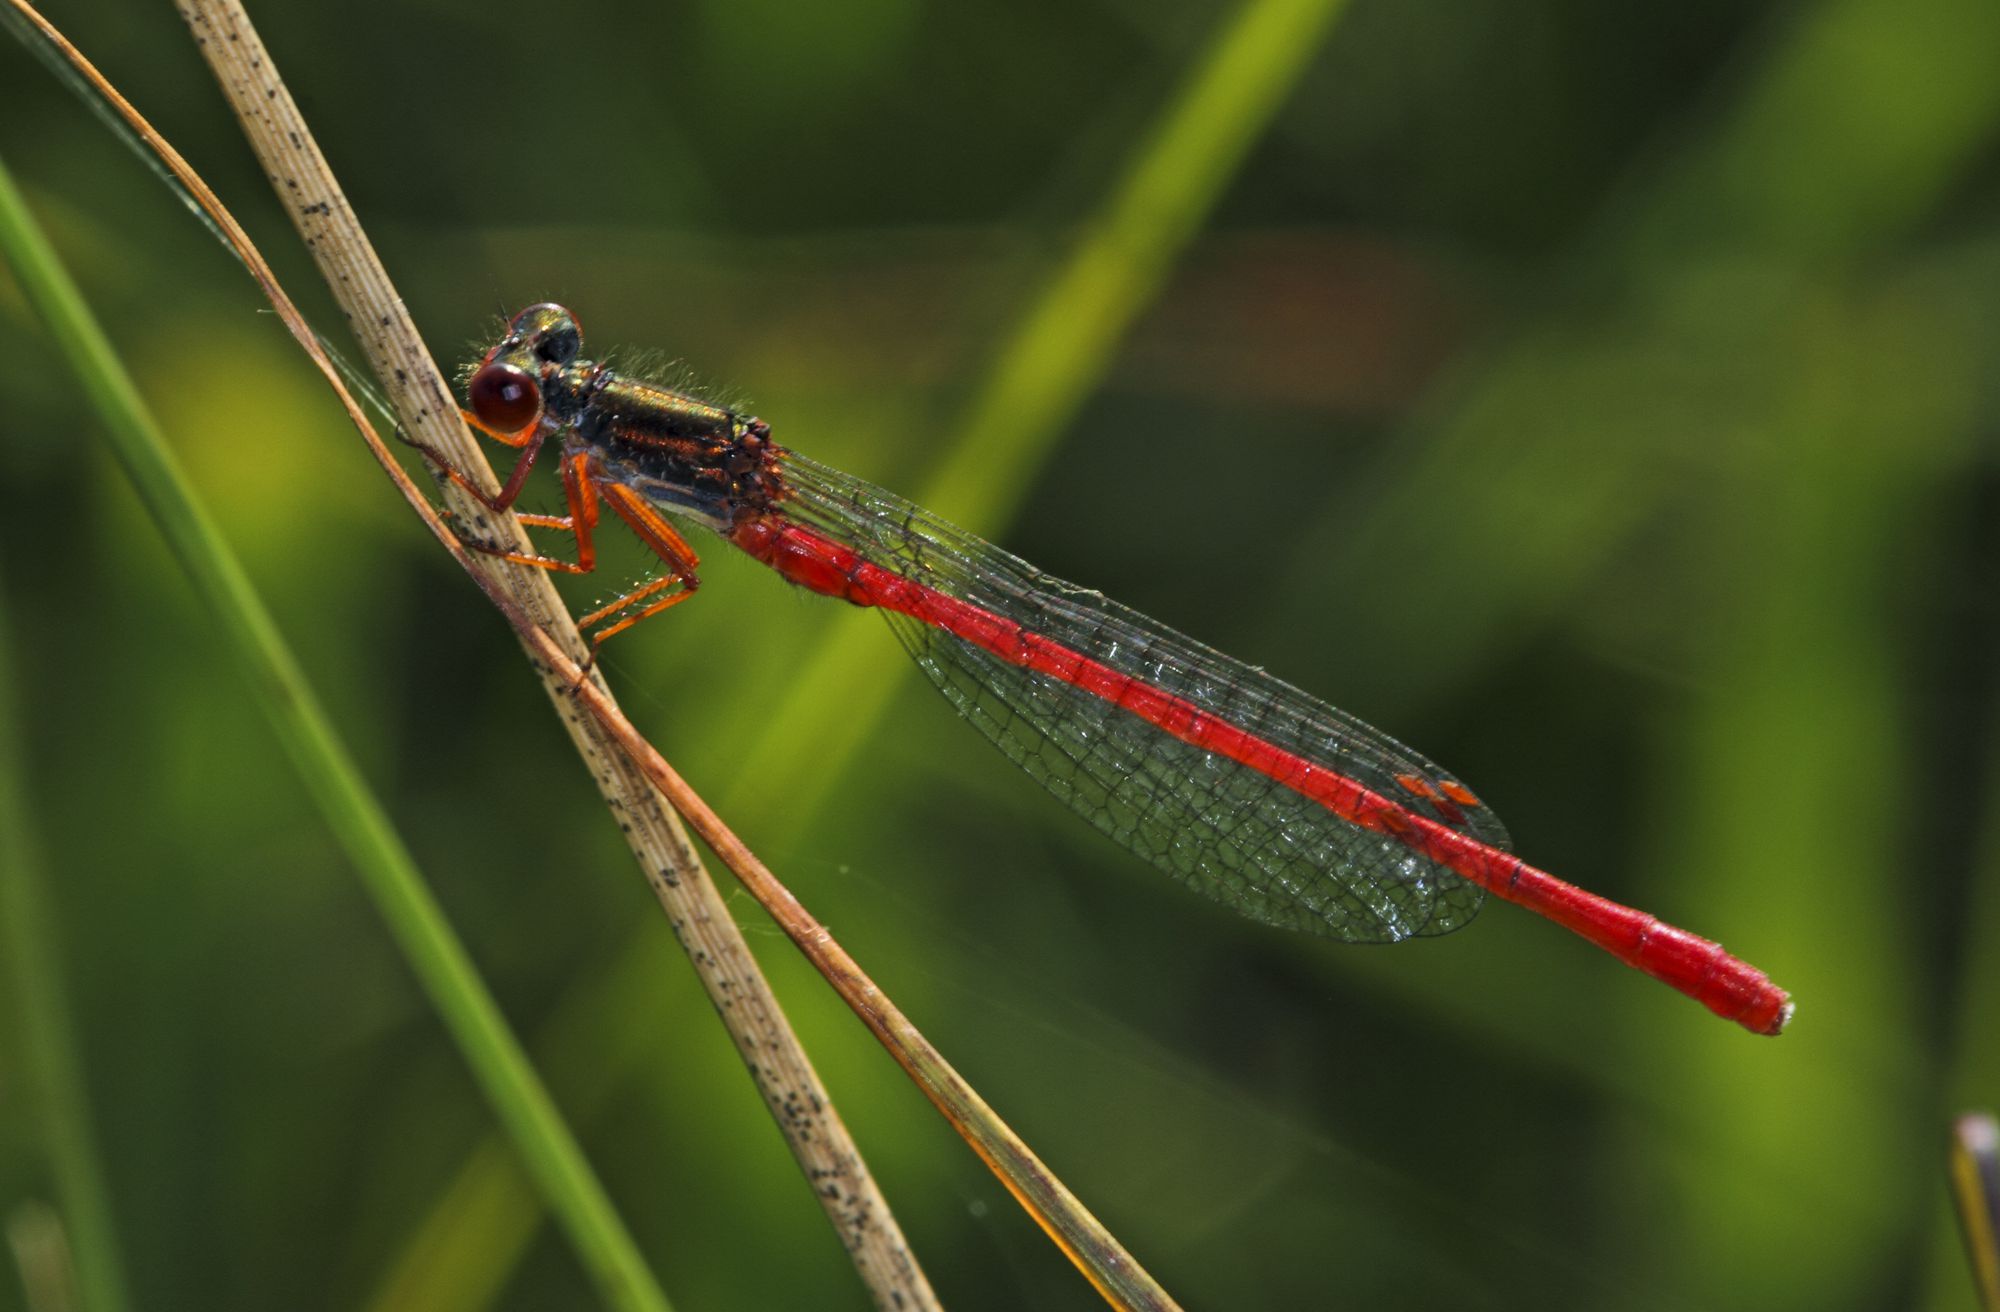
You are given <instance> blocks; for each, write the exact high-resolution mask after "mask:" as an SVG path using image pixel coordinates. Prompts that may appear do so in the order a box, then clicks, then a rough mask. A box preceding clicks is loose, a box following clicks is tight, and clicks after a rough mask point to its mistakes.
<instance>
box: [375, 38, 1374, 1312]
mask: <svg viewBox="0 0 2000 1312" xmlns="http://www.w3.org/2000/svg"><path fill="white" fill-rule="evenodd" d="M1344 8H1345V0H1250V3H1247V4H1245V5H1243V6H1242V7H1241V9H1240V11H1239V12H1238V13H1237V14H1236V15H1235V17H1234V19H1233V20H1232V21H1230V22H1229V23H1228V24H1227V25H1226V27H1225V29H1224V30H1223V31H1222V32H1221V33H1220V34H1219V35H1218V36H1217V38H1216V40H1215V41H1214V42H1213V43H1212V45H1211V46H1210V47H1209V48H1208V50H1207V51H1206V52H1205V55H1204V57H1203V58H1202V59H1201V60H1200V61H1199V63H1198V64H1197V66H1196V67H1195V68H1194V69H1193V70H1192V71H1191V72H1190V74H1189V76H1188V77H1187V79H1186V80H1185V81H1184V83H1183V84H1182V86H1181V89H1180V92H1179V94H1178V95H1177V96H1176V97H1175V99H1174V100H1173V102H1172V103H1171V104H1169V105H1168V106H1167V107H1166V109H1165V110H1164V112H1163V113H1162V114H1161V115H1160V117H1159V119H1158V121H1157V123H1156V125H1155V126H1154V128H1153V130H1152V132H1151V133H1150V134H1149V135H1148V136H1147V137H1146V138H1145V139H1144V140H1143V141H1141V142H1140V143H1139V144H1138V145H1137V147H1136V148H1135V149H1134V150H1133V152H1132V155H1131V158H1130V161H1129V164H1128V166H1127V168H1126V170H1125V172H1124V174H1123V176H1122V177H1121V178H1120V179H1119V181H1118V182H1117V183H1116V185H1115V186H1114V187H1113V188H1112V189H1111V191H1110V193H1109V194H1108V195H1107V197H1106V200H1105V202H1104V204H1103V206H1102V207H1101V209H1100V211H1099V212H1098V214H1097V215H1096V216H1095V217H1094V218H1092V219H1091V220H1089V221H1088V222H1087V223H1086V224H1085V225H1084V232H1083V236H1082V238H1081V239H1080V240H1079V241H1078V243H1077V245H1076V247H1075V249H1074V251H1073V252H1072V254H1071V256H1070V258H1069V259H1068V260H1067V261H1065V262H1064V263H1063V264H1062V265H1061V266H1060V267H1058V268H1057V269H1056V270H1055V271H1054V272H1053V273H1052V275H1051V276H1050V278H1049V280H1048V282H1047V283H1046V284H1045V285H1044V287H1043V288H1042V289H1041V290H1040V291H1039V292H1038V293H1037V294H1035V295H1034V296H1033V297H1032V298H1031V300H1030V301H1029V303H1028V304H1027V306H1026V308H1025V310H1024V311H1023V313H1022V315H1021V317H1020V319H1019V321H1018V324H1017V326H1016V327H1015V329H1014V330H1013V332H1012V333H1011V334H1010V335H1009V336H1008V337H1007V339H1006V340H1005V341H1004V342H1003V343H1002V345H1001V347H1000V349H999V350H998V351H997V352H996V354H995V357H994V363H993V365H992V367H991V369H990V370H989V371H988V372H987V375H986V378H985V380H984V382H983V383H982V384H981V386H980V387H979V388H978V390H977V392H976V393H975V395H974V397H973V399H972V401H971V403H970V404H969V405H968V407H967V409H966V412H965V414H964V415H963V416H962V417H961V418H960V419H959V421H958V422H957V423H956V424H955V425H954V426H953V427H952V436H951V437H950V438H949V439H948V440H947V441H946V442H945V443H944V444H943V446H944V449H946V450H948V451H950V453H951V454H950V456H949V458H948V459H947V460H946V462H945V463H944V464H943V465H942V466H941V467H940V468H939V469H938V470H937V471H936V473H935V474H934V476H933V477H932V478H931V479H930V481H929V482H928V483H927V484H926V486H925V487H924V488H923V489H921V490H920V491H919V494H918V497H917V500H918V501H919V502H920V503H921V504H924V505H928V506H931V507H933V508H934V509H936V510H938V511H939V512H940V513H942V514H945V515H947V516H949V517H951V518H953V519H955V520H957V521H958V522H960V523H963V524H966V525H968V526H971V527H973V528H976V529H977V528H984V529H989V530H990V529H991V528H992V527H993V526H994V525H997V524H1000V523H1003V522H1004V521H1005V520H1006V519H1007V517H1008V516H1009V515H1010V514H1011V513H1012V512H1013V510H1014V509H1015V507H1016V506H1017V505H1018V504H1019V502H1020V499H1021V498H1022V497H1023V496H1024V495H1025V494H1026V490H1027V488H1028V486H1029V485H1030V484H1031V483H1032V482H1033V480H1034V476H1035V473H1036V471H1037V470H1038V469H1039V468H1040V467H1041V465H1042V463H1043V462H1044V461H1045V460H1047V458H1048V457H1049V455H1050V453H1051V451H1052V450H1053V448H1054V445H1055V441H1056V439H1057V438H1058V437H1059V436H1060V435H1061V433H1062V431H1063V429H1064V428H1065V427H1066V426H1067V425H1068V424H1069V422H1070V421H1071V420H1072V419H1073V418H1074V417H1075V415H1076V412H1077V409H1078V407H1079V406H1081V405H1082V403H1083V402H1084V400H1085V399H1086V398H1087V397H1088V396H1089V394H1090V392H1091V390H1092V389H1093V388H1094V387H1095V386H1096V385H1097V383H1098V381H1099V380H1100V379H1101V378H1102V377H1103V375H1104V372H1105V370H1106V369H1107V368H1108V367H1109V366H1110V363H1111V360H1112V357H1113V355H1114V354H1115V352H1116V351H1117V349H1118V345H1119V343H1120V342H1121V341H1123V340H1124V336H1125V333H1126V331H1127V330H1128V329H1129V328H1130V327H1131V325H1132V323H1133V321H1134V320H1135V319H1136V318H1137V317H1138V316H1139V314H1140V313H1141V312H1142V311H1143V310H1144V309H1145V307H1146V306H1147V305H1148V304H1149V303H1150V302H1151V301H1152V300H1153V299H1154V298H1155V297H1156V296H1157V295H1158V293H1159V291H1160V288H1161V287H1162V285H1163V284H1164V282H1165V280H1166V278H1167V275H1168V273H1169V272H1170V271H1171V270H1172V268H1173V266H1174V264H1175V262H1176V261H1177V260H1178V259H1179V258H1180V256H1181V254H1182V252H1183V251H1184V250H1185V249H1186V246H1187V243H1188V242H1189V241H1190V240H1191V239H1192V238H1193V237H1194V235H1195V234H1196V233H1197V232H1199V231H1200V230H1201V227H1202V225H1203V223H1204V222H1205V220H1206V219H1207V216H1208V214H1209V212H1210V211H1211V210H1213V209H1214V207H1215V204H1216V202H1217V201H1218V200H1219V199H1220V198H1221V196H1222V193H1223V191H1224V189H1225V188H1226V187H1227V186H1228V184H1229V181H1230V179H1232V178H1233V177H1234V176H1235V175H1236V172H1237V170H1238V169H1239V168H1240V167H1241V165H1242V162H1243V159H1244V156H1245V155H1246V154H1247V153H1248V152H1249V149H1250V147H1251V146H1252V144H1254V143H1255V142H1256V141H1257V140H1258V138H1259V137H1260V136H1261V135H1262V134H1263V133H1264V131H1265V130H1266V128H1267V127H1268V126H1269V124H1270V121H1271V118H1272V116H1273V115H1274V114H1275V113H1276V112H1277V109H1278V107H1279V106H1280V105H1281V104H1283V103H1284V100H1285V97H1286V96H1287V95H1288V94H1289V93H1290V92H1291V90H1292V88H1293V87H1294V85H1296V83H1297V81H1298V78H1299V75H1300V74H1301V73H1302V72H1303V71H1304V69H1305V67H1306V65H1307V62H1308V61H1309V60H1310V59H1311V58H1312V57H1313V56H1314V54H1316V53H1317V52H1318V50H1319V49H1320V48H1321V46H1322V44H1323V41H1324V37H1325V34H1326V31H1327V29H1328V27H1329V26H1330V24H1331V23H1332V22H1333V20H1334V19H1335V18H1337V17H1338V16H1339V14H1340V12H1341V11H1342V10H1343V9H1344ZM892 647H893V644H892V643H890V642H888V641H887V637H886V635H885V634H883V633H880V632H875V631H872V629H871V631H857V629H856V628H853V627H849V628H841V629H837V630H834V631H831V632H829V633H828V635H827V636H826V637H825V638H823V639H822V640H821V641H820V643H819V645H818V646H817V648H816V649H815V650H813V651H812V652H810V653H807V654H805V655H804V656H802V657H801V658H800V660H799V663H798V668H800V669H810V670H813V671H815V672H816V677H814V678H812V679H803V680H797V681H795V682H794V683H793V684H792V685H791V687H790V689H789V691H788V692H787V693H786V694H785V696H784V698H783V699H782V701H781V702H780V704H778V705H776V706H774V707H773V708H772V711H771V713H770V714H769V715H768V716H766V717H764V719H763V723H764V724H765V725H767V726H769V730H768V732H766V733H765V734H763V735H762V736H760V737H759V738H758V739H757V740H756V741H754V742H753V743H752V744H751V746H750V748H749V749H748V751H747V752H746V753H745V758H744V761H743V764H742V767H741V768H740V769H739V770H738V771H737V772H736V777H737V778H738V779H740V780H745V781H755V783H754V785H750V784H745V785H742V786H745V787H749V786H754V787H755V788H756V789H757V790H758V791H760V792H768V793H771V794H774V795H783V796H786V797H790V798H792V799H794V803H795V804H794V805H792V806H790V807H788V808H787V810H786V814H785V818H784V819H783V820H780V821H777V822H776V823H778V824H779V825H783V824H790V825H793V826H799V825H803V824H805V823H806V822H807V821H808V820H809V819H810V817H811V815H812V812H813V808H814V804H815V802H816V801H817V800H818V798H819V797H820V795H821V793H822V791H823V790H824V788H825V787H826V785H827V783H828V782H829V781H831V780H833V779H835V778H838V777H839V775H840V762H842V761H843V760H845V759H846V758H847V757H849V756H851V755H852V754H853V752H854V751H855V750H856V749H858V748H859V747H860V746H861V744H862V743H863V742H865V741H866V740H867V738H868V735H869V734H870V733H871V732H873V729H874V726H875V725H876V724H877V723H878V722H879V720H880V718H881V716H882V713H883V712H884V711H885V710H886V709H887V707H888V704H889V698H890V696H891V694H892V693H893V692H894V691H895V689H896V687H897V684H898V681H899V680H900V679H902V678H903V677H905V675H906V673H907V667H906V665H905V663H904V662H903V661H902V660H901V659H900V658H899V657H898V656H897V655H896V654H895V652H894V651H893V650H891V648H892ZM800 742H811V743H813V744H814V750H813V751H811V752H804V753H802V752H800V751H799V750H798V744H799V743H800ZM741 801H743V798H742V797H741V796H740V795H734V794H732V795H730V796H728V797H726V799H725V801H724V803H723V806H722V809H723V810H724V811H725V812H726V811H727V810H729V808H730V807H731V806H732V805H734V804H737V803H740V802H741ZM768 832H771V833H774V834H776V835H777V840H776V841H779V842H782V838H783V832H782V830H781V829H772V830H769V831H768ZM641 951H642V949H641V948H640V947H639V946H638V945H636V944H634V945H632V946H630V947H628V948H627V949H625V953H624V955H623V957H622V958H621V960H620V961H619V962H618V964H617V965H615V966H613V967H612V969H611V971H610V972H607V973H610V974H615V975H619V976H621V977H624V976H629V975H632V974H634V973H636V972H637V971H639V970H640V969H642V967H641V966H640V964H639V962H638V961H637V960H635V959H634V955H633V954H636V953H639V952H641ZM583 989H584V992H585V993H587V994H588V996H589V997H590V998H591V999H592V1000H594V999H596V998H597V997H598V996H599V995H600V994H601V993H602V992H603V991H604V990H602V989H601V987H599V986H596V985H586V986H583ZM616 1016H617V1012H616V1009H614V1008H604V1007H599V1006H596V1005H591V1004H585V1003H581V1002H580V1001H579V1000H577V999H568V1000H565V1002H564V1005H563V1006H562V1007H561V1009H560V1010H559V1012H558V1020H557V1022H556V1024H555V1025H554V1026H553V1027H552V1028H554V1029H556V1030H558V1031H559V1033H558V1034H557V1036H556V1038H555V1039H554V1042H555V1043H556V1044H557V1045H560V1046H567V1045H568V1044H569V1043H572V1042H575V1041H576V1040H575V1039H574V1037H573V1036H574V1035H576V1034H577V1033H579V1032H581V1031H583V1030H586V1029H593V1028H601V1027H603V1026H605V1025H607V1024H610V1023H615V1018H616ZM612 1046H613V1047H615V1046H616V1045H615V1044H614V1045H612ZM616 1077H617V1076H616V1072H615V1071H613V1070H612V1069H610V1068H609V1067H608V1066H604V1065H600V1066H599V1067H598V1068H596V1072H595V1075H594V1078H596V1079H599V1080H602V1081H604V1082H606V1083H607V1084H608V1083H609V1082H610V1081H612V1080H614V1079H615V1078H616ZM462 1169H463V1170H464V1171H465V1172H468V1173H472V1172H479V1173H480V1174H481V1175H482V1177H483V1178H485V1179H486V1180H487V1181H488V1182H489V1186H490V1187H491V1188H493V1189H507V1188H510V1187H512V1182H510V1181H509V1180H508V1179H507V1178H506V1177H505V1176H504V1175H501V1174H497V1173H490V1172H481V1171H480V1168H479V1165H478V1158H477V1157H475V1158H474V1159H473V1160H472V1161H469V1162H468V1163H467V1164H466V1165H465V1167H463V1168H462ZM438 1207H439V1209H440V1211H441V1212H444V1211H451V1210H459V1209H468V1210H471V1211H475V1212H480V1213H483V1214H505V1215H507V1216H509V1217H510V1218H511V1217H512V1216H513V1213H512V1212H511V1211H507V1210H506V1209H504V1208H503V1207H502V1205H501V1204H500V1203H499V1202H498V1201H497V1200H495V1199H493V1198H489V1197H486V1196H484V1195H482V1194H481V1192H480V1191H479V1190H478V1189H476V1188H473V1187H471V1184H470V1177H469V1176H468V1177H467V1178H466V1179H464V1180H462V1181H461V1183H460V1185H459V1186H457V1187H454V1188H453V1189H451V1190H449V1191H448V1192H447V1193H446V1194H445V1195H444V1196H443V1197H441V1198H440V1199H439V1201H438ZM430 1227H436V1229H437V1231H438V1233H441V1234H452V1235H457V1236H459V1237H460V1238H461V1239H462V1240H463V1241H464V1242H462V1243H460V1244H457V1245H454V1246H453V1247H451V1248H450V1249H441V1250H438V1251H437V1252H436V1253H434V1254H432V1255H430V1256H424V1255H420V1254H416V1253H412V1254H411V1255H410V1256H409V1257H407V1258H406V1259H404V1261H403V1262H402V1263H400V1264H399V1266H398V1268H397V1272H398V1274H397V1275H396V1277H395V1280H396V1282H397V1283H398V1284H401V1283H402V1282H406V1281H413V1280H415V1279H416V1278H417V1277H416V1275H415V1274H414V1273H415V1272H416V1271H417V1270H418V1269H419V1268H421V1267H423V1266H424V1265H426V1264H430V1263H435V1262H444V1261H450V1260H454V1259H452V1258H450V1257H447V1256H446V1254H447V1253H454V1254H457V1255H458V1258H457V1260H465V1259H469V1258H470V1257H472V1256H473V1255H474V1254H475V1253H478V1254H479V1255H480V1256H482V1257H483V1258H484V1260H487V1261H497V1260H500V1256H499V1253H498V1252H497V1250H495V1249H493V1248H491V1247H483V1244H484V1242H485V1241H486V1240H487V1239H488V1238H499V1237H501V1236H504V1235H517V1236H518V1232H517V1231H515V1230H514V1229H513V1228H512V1227H511V1222H510V1225H509V1227H506V1228H500V1229H496V1231H495V1232H493V1234H492V1235H490V1236H489V1235H488V1234H487V1232H485V1231H483V1230H481V1229H480V1228H479V1227H478V1226H477V1225H475V1224H473V1223H472V1222H470V1221H467V1222H465V1223H463V1224H459V1225H453V1224H451V1223H450V1222H449V1221H448V1220H447V1219H446V1218H445V1217H444V1216H442V1215H439V1216H434V1217H433V1218H432V1220H431V1222H430V1223H429V1226H427V1227H426V1230H427V1232H428V1231H429V1229H430ZM383 1299H384V1301H383V1302H380V1303H378V1304H377V1306H378V1307H385V1308H386V1307H388V1306H391V1305H392V1303H391V1302H390V1301H388V1297H387V1293H386V1291H385V1293H384V1294H383ZM461 1306H467V1305H466V1304H461Z"/></svg>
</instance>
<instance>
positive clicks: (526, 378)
mask: <svg viewBox="0 0 2000 1312" xmlns="http://www.w3.org/2000/svg"><path fill="white" fill-rule="evenodd" d="M465 399H466V400H467V401H469V402H471V403H472V413H473V414H475V415H477V416H479V422H480V423H482V424H484V425H486V427H488V428H490V429H492V430H493V431H494V432H496V433H507V434H509V435H511V434H514V433H521V432H525V431H527V430H528V429H529V428H532V427H533V426H534V423H535V421H536V420H537V419H540V418H541V417H542V389H541V388H540V386H538V385H537V384H536V382H535V379H534V377H533V375H531V374H530V373H529V372H528V371H527V370H525V369H523V368H521V367H520V366H519V365H512V364H489V365H483V366H481V367H480V370H479V372H478V373H476V374H474V375H472V381H471V382H470V383H468V384H467V385H466V389H465Z"/></svg>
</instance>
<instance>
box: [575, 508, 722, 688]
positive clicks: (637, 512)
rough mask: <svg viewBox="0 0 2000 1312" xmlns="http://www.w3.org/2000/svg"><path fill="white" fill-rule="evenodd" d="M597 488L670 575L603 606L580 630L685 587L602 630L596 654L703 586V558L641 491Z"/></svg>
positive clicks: (597, 637) (595, 644) (594, 645)
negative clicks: (699, 574)
mask: <svg viewBox="0 0 2000 1312" xmlns="http://www.w3.org/2000/svg"><path fill="white" fill-rule="evenodd" d="M596 486H597V491H598V493H599V494H600V495H601V496H603V498H604V501H605V503H606V504H607V505H609V506H610V507H611V509H612V512H613V513H614V514H616V515H617V516H618V518H620V519H622V520H624V521H625V523H626V525H627V526H628V527H630V528H631V530H632V532H633V533H634V534H636V535H637V536H638V538H639V540H640V541H641V542H643V543H645V544H646V545H647V546H648V547H650V548H651V549H652V551H653V554H655V555H657V556H658V557H659V558H660V559H661V560H663V561H665V562H666V566H667V572H666V573H665V574H663V575H661V576H660V577H659V578H657V579H654V580H653V581H652V582H650V583H647V584H645V585H644V586H642V587H638V588H634V589H633V590H632V591H630V592H628V593H626V594H625V595H624V596H622V597H619V598H617V599H616V600H614V601H612V602H611V604H610V605H608V606H601V607H599V608H598V609H596V610H594V611H592V612H591V613H590V614H588V615H586V616H584V617H583V618H582V619H581V620H578V621H577V627H578V628H584V629H587V628H589V627H591V626H592V625H594V624H599V623H602V622H603V621H605V620H608V619H610V618H611V617H612V616H614V615H618V614H619V612H621V611H626V610H630V609H631V608H632V607H633V606H636V605H638V604H639V603H640V602H642V601H645V600H646V599H647V598H649V597H652V596H654V595H655V594H657V593H660V592H664V591H665V590H666V589H668V588H670V587H672V586H673V585H674V584H676V583H678V584H680V585H681V589H680V591H679V592H672V593H668V595H666V596H664V597H660V598H659V599H658V600H656V601H653V602H652V603H651V604H650V605H648V606H646V608H645V609H644V610H640V611H636V612H634V613H633V614H630V615H625V616H624V617H623V618H621V619H619V620H618V621H617V622H616V623H614V624H612V625H611V626H610V627H609V628H606V629H602V630H600V631H599V632H598V633H596V634H595V635H593V636H592V637H591V640H590V642H591V650H592V651H593V652H594V651H596V649H597V648H598V647H600V646H602V645H603V643H604V640H605V639H606V638H609V637H610V636H611V635H612V634H614V633H623V632H624V631H625V630H626V629H629V628H631V627H632V626H633V625H634V624H637V623H638V622H639V621H640V620H643V619H649V618H651V617H652V616H654V615H658V614H659V613H660V612H661V611H663V610H665V609H667V608H668V607H669V606H674V605H678V604H679V603H681V602H683V601H686V600H687V599H688V598H689V597H692V596H693V595H694V593H695V589H696V588H699V587H700V586H701V580H700V579H699V578H697V577H696V575H695V572H694V569H695V566H696V565H699V564H700V563H701V557H699V556H697V555H695V553H694V548H693V547H690V546H689V545H688V544H687V539H686V538H684V537H682V536H681V535H680V533H679V532H678V531H677V530H676V529H675V528H674V526H673V525H672V524H669V523H668V522H667V520H666V517H665V516H664V515H662V514H661V513H660V512H659V511H658V510H656V509H654V508H653V505H652V503H651V502H649V501H647V500H646V499H645V498H644V497H642V496H640V495H639V494H638V493H637V492H634V491H633V490H632V489H631V488H629V487H626V486H625V485H624V484H623V483H614V482H610V481H608V480H606V481H602V482H599V483H598V484H597V485H596Z"/></svg>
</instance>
